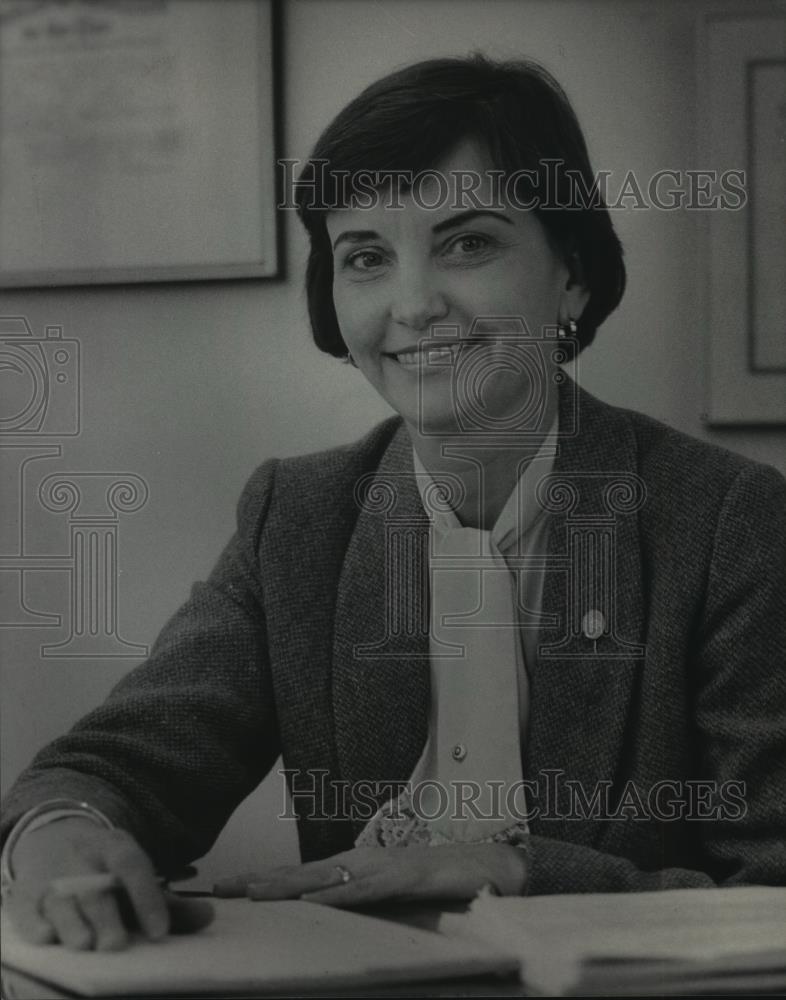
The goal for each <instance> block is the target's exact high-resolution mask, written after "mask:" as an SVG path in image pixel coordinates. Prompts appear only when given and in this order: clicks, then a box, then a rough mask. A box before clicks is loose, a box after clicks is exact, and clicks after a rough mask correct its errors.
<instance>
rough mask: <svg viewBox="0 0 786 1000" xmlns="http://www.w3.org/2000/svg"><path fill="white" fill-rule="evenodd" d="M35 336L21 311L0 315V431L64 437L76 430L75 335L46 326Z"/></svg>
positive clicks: (78, 400) (78, 405) (78, 388)
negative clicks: (0, 399)
mask: <svg viewBox="0 0 786 1000" xmlns="http://www.w3.org/2000/svg"><path fill="white" fill-rule="evenodd" d="M45 333H46V335H45V337H43V338H41V337H34V336H33V331H32V330H31V328H30V324H29V323H28V322H27V319H26V318H25V317H24V316H2V317H0V374H1V375H2V382H3V393H2V402H1V403H0V434H2V435H11V434H13V435H15V436H16V435H23V436H31V435H37V436H42V437H43V436H45V435H47V436H48V435H54V436H57V437H68V436H73V435H75V434H78V433H79V426H80V417H81V412H80V411H81V384H80V357H79V341H78V340H73V339H66V338H64V337H63V328H62V327H61V326H47V327H46V330H45Z"/></svg>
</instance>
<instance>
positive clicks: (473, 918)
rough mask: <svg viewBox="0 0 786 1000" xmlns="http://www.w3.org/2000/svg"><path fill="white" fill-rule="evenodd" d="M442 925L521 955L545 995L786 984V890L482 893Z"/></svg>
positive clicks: (529, 979)
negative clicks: (524, 895) (514, 895)
mask: <svg viewBox="0 0 786 1000" xmlns="http://www.w3.org/2000/svg"><path fill="white" fill-rule="evenodd" d="M439 927H440V930H441V931H442V932H443V933H445V934H449V935H451V936H459V937H465V938H467V939H468V940H480V941H486V942H489V943H493V944H494V946H495V947H497V948H499V949H501V950H503V951H509V952H511V953H513V954H515V955H517V956H518V957H519V959H520V960H521V963H522V974H523V978H524V980H525V982H526V983H527V985H528V987H530V989H531V990H532V991H536V992H538V993H541V994H542V995H546V996H563V995H569V994H571V993H575V994H577V995H583V996H592V995H604V996H614V995H627V996H631V995H634V996H635V995H637V994H638V995H652V994H669V993H674V994H677V993H679V994H687V993H699V992H702V993H707V992H746V991H751V992H765V991H767V990H770V991H774V990H775V989H780V988H782V989H786V889H778V888H768V887H740V888H734V889H674V890H664V891H661V892H641V893H624V894H623V893H614V894H611V893H610V894H593V895H563V896H538V897H531V898H526V899H519V898H512V897H506V898H499V897H496V896H491V895H482V896H480V897H479V898H478V899H476V900H475V901H474V902H473V904H472V906H471V907H470V910H469V913H468V914H465V915H455V914H446V915H445V916H443V918H442V920H441V921H440V925H439Z"/></svg>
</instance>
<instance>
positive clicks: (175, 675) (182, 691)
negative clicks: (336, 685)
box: [2, 461, 279, 871]
mask: <svg viewBox="0 0 786 1000" xmlns="http://www.w3.org/2000/svg"><path fill="white" fill-rule="evenodd" d="M275 469H276V462H275V461H270V462H267V463H265V464H264V465H263V466H261V467H260V469H259V470H258V471H257V473H256V474H255V475H254V476H253V477H252V479H251V480H250V481H249V483H248V484H247V486H246V488H245V490H244V491H243V494H242V496H241V499H240V502H239V504H238V517H237V529H236V532H235V534H234V536H233V537H232V539H231V541H230V542H229V544H228V545H227V547H226V548H225V550H224V551H223V553H222V555H221V557H220V559H219V560H218V563H217V565H216V566H215V568H214V570H213V572H212V573H211V575H210V577H209V578H208V580H207V581H206V582H204V583H198V584H195V585H194V587H193V588H192V591H191V595H190V598H189V600H188V601H187V602H186V603H185V604H184V605H183V606H182V607H181V608H180V610H179V611H178V612H177V613H176V614H175V615H174V617H173V618H172V619H171V620H170V621H169V622H168V624H167V625H166V626H165V627H164V629H163V631H162V632H161V634H160V635H159V637H158V639H157V640H156V643H155V645H154V647H153V650H152V652H151V655H150V657H149V658H148V660H147V661H146V662H145V663H143V664H141V665H140V666H139V667H137V668H136V669H134V670H132V671H131V672H130V673H129V674H128V675H127V676H126V677H124V678H123V680H121V681H120V683H119V684H118V685H117V686H116V687H115V688H114V689H113V691H112V692H111V693H110V695H109V697H108V698H107V700H106V701H105V702H104V704H103V705H101V706H100V707H99V708H97V709H95V710H94V711H92V712H90V713H89V714H88V715H87V716H85V717H84V718H83V719H82V720H81V721H80V722H79V723H77V725H76V726H74V728H73V729H72V730H71V731H70V732H69V733H68V734H67V735H65V736H63V737H61V738H60V739H57V740H55V741H54V742H53V743H51V744H50V745H49V746H47V747H46V748H45V749H44V750H42V751H41V752H40V753H39V754H38V755H37V757H36V758H35V760H34V761H33V763H32V764H31V766H30V767H29V768H28V769H27V770H26V771H24V772H23V773H22V775H21V776H20V777H19V779H18V780H17V782H16V784H15V785H14V786H13V788H12V789H11V791H10V792H9V794H8V796H7V798H6V801H5V802H4V808H3V820H2V834H3V835H6V834H7V833H8V831H9V830H10V828H11V827H12V826H13V824H14V823H15V822H16V820H17V819H18V818H19V817H20V816H21V815H22V814H23V813H24V812H26V811H27V810H28V809H30V808H31V807H32V806H34V805H37V804H38V803H40V802H42V801H44V800H46V799H51V798H63V797H68V798H77V799H80V800H85V801H88V802H90V803H91V804H92V805H94V806H95V807H97V808H98V809H100V810H102V811H103V812H104V813H105V814H106V815H107V816H108V818H109V819H111V820H112V821H113V822H114V823H115V824H116V825H118V826H122V827H124V828H125V829H128V830H129V831H130V832H132V833H133V834H134V835H135V836H136V838H137V840H138V841H139V842H140V843H141V844H142V846H143V847H144V848H145V849H146V850H147V851H148V853H149V854H150V856H151V857H152V858H153V860H154V863H156V864H157V866H158V868H159V869H160V870H162V871H167V870H171V869H173V868H177V867H179V866H181V865H183V864H185V863H187V862H189V861H191V860H193V859H194V858H197V857H200V856H202V855H203V854H204V853H205V852H206V851H207V850H209V848H210V847H211V845H212V844H213V842H214V841H215V839H216V838H217V836H218V834H219V832H220V831H221V829H222V827H223V826H224V824H225V823H226V821H227V819H228V818H229V816H230V815H231V813H232V812H233V810H234V809H235V808H236V807H237V805H238V804H239V803H240V802H241V801H242V799H243V798H245V797H246V796H247V795H248V794H249V793H250V792H251V791H252V790H253V789H254V787H255V786H256V785H257V784H258V783H259V782H260V781H261V780H262V778H263V777H264V776H265V774H266V773H267V772H268V771H269V770H270V768H271V767H272V765H273V763H274V762H275V760H276V758H277V756H278V753H279V738H278V726H277V721H276V712H275V706H274V700H273V692H272V685H271V680H270V671H269V669H268V658H267V640H266V627H265V615H264V606H263V594H262V588H261V583H260V574H259V572H258V556H257V552H258V539H259V533H260V531H261V527H262V524H263V522H264V518H265V514H266V511H267V508H268V506H269V502H270V497H271V494H272V489H273V482H274V477H275Z"/></svg>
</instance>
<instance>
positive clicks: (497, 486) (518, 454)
mask: <svg viewBox="0 0 786 1000" xmlns="http://www.w3.org/2000/svg"><path fill="white" fill-rule="evenodd" d="M556 413H557V399H556V396H555V397H554V398H552V399H551V400H549V405H548V406H547V407H546V411H545V412H544V414H543V418H542V420H541V421H540V424H539V427H538V429H537V430H536V431H533V432H531V433H528V434H527V435H526V436H522V437H521V438H518V439H514V438H510V439H506V438H504V437H503V438H500V441H499V443H498V444H497V443H494V444H488V443H484V442H482V441H481V440H479V439H478V438H477V437H473V436H472V435H471V434H463V435H460V434H453V435H451V434H446V435H444V436H442V437H439V436H431V435H428V436H424V435H423V434H421V433H419V431H418V429H417V428H413V427H412V426H411V425H410V424H407V430H408V431H409V435H410V438H411V439H412V444H413V446H414V448H415V451H416V452H417V455H418V458H419V459H420V461H421V462H422V463H423V467H424V468H425V469H426V471H427V472H428V473H429V474H430V475H431V477H432V478H433V479H435V480H437V481H438V480H439V479H440V477H446V478H450V477H454V479H458V480H459V481H460V483H461V486H462V490H461V493H462V495H461V497H460V498H459V500H458V502H456V503H455V504H453V503H452V504H451V506H452V507H453V511H454V513H455V514H456V516H457V517H458V519H459V521H461V523H462V524H463V525H464V527H467V528H481V529H483V530H484V531H490V530H491V529H492V528H493V527H494V524H495V523H496V521H497V518H498V517H499V515H500V512H501V511H502V509H503V507H504V506H505V503H506V502H507V499H508V497H509V496H510V494H511V493H512V491H513V488H514V486H515V485H516V483H517V482H518V480H519V479H520V478H521V475H522V473H523V472H524V469H525V468H526V467H527V466H528V465H529V463H530V462H531V461H532V459H533V457H534V456H535V454H536V453H537V451H538V449H539V448H540V447H541V445H542V444H543V442H544V440H545V438H546V436H547V435H548V433H549V431H550V429H551V427H552V424H553V423H554V418H555V417H556ZM449 494H451V495H455V491H454V490H450V489H449Z"/></svg>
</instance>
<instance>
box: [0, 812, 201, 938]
mask: <svg viewBox="0 0 786 1000" xmlns="http://www.w3.org/2000/svg"><path fill="white" fill-rule="evenodd" d="M12 865H13V870H14V881H13V882H12V883H11V886H10V887H9V889H8V890H7V894H6V897H5V900H4V905H5V906H6V907H7V909H8V912H9V915H10V917H11V920H12V921H13V923H14V925H15V927H16V928H17V930H18V931H19V933H20V934H21V935H22V937H23V938H25V939H26V940H27V941H30V942H32V943H33V944H50V943H53V942H56V941H60V942H62V943H63V944H64V945H65V946H66V947H67V948H73V949H77V950H89V949H95V950H96V951H114V950H117V949H120V948H124V947H125V946H126V945H127V944H128V942H129V930H132V929H137V928H139V929H141V930H142V932H143V933H144V934H145V935H146V936H147V937H148V938H150V939H151V940H158V939H159V938H162V937H164V936H165V935H166V934H167V932H169V931H172V932H180V933H185V932H189V931H195V930H199V929H200V928H201V927H204V926H205V925H206V924H208V923H210V921H211V920H212V918H213V909H212V907H211V906H210V904H209V903H206V902H205V901H203V900H191V899H180V898H178V897H176V896H173V895H172V894H171V893H165V892H164V891H163V890H162V888H161V886H160V885H159V882H158V879H157V878H156V875H155V871H154V870H153V865H152V863H151V861H150V859H149V858H148V856H147V854H145V852H144V851H143V850H142V848H141V847H140V846H139V844H137V842H136V840H134V838H133V837H132V836H131V834H130V833H126V832H125V831H124V830H107V829H105V828H103V827H99V826H97V825H96V824H95V823H93V822H92V821H91V820H87V819H83V818H81V817H78V816H76V817H72V818H71V817H70V818H68V819H60V820H58V821H57V822H56V823H51V824H49V825H47V826H42V827H40V828H39V829H37V830H33V831H31V832H30V833H28V834H23V835H22V837H20V839H19V842H18V843H17V844H16V846H15V848H14V854H13V859H12Z"/></svg>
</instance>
